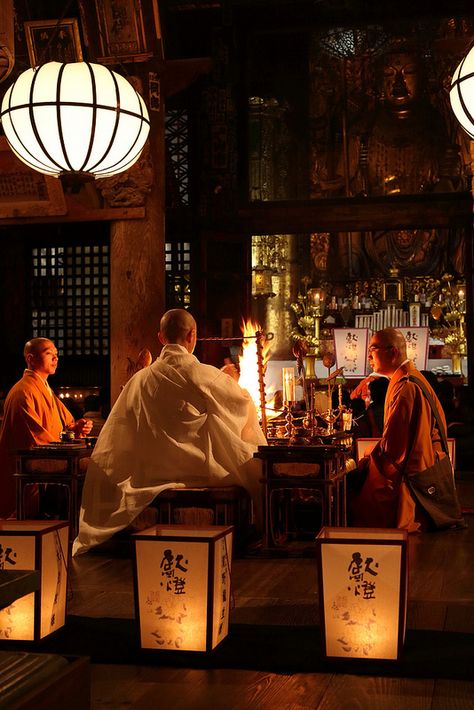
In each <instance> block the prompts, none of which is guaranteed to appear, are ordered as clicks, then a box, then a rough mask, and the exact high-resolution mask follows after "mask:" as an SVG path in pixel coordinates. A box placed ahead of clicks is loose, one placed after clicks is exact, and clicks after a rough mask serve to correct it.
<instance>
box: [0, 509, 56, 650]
mask: <svg viewBox="0 0 474 710" xmlns="http://www.w3.org/2000/svg"><path fill="white" fill-rule="evenodd" d="M68 538H69V524H68V523H66V522H56V523H50V522H45V521H43V520H36V521H35V520H2V521H0V565H1V566H2V568H3V569H6V570H39V571H40V588H39V590H38V591H36V592H32V593H31V594H27V595H25V596H24V597H21V598H20V599H17V600H16V601H15V602H13V604H10V606H8V607H6V608H5V609H2V610H1V611H0V641H40V640H41V639H44V638H46V636H49V635H50V634H52V633H53V632H55V631H57V630H58V629H60V628H61V627H62V626H64V624H65V621H66V596H67V575H68V554H69V548H68Z"/></svg>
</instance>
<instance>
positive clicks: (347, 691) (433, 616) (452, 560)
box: [68, 474, 474, 710]
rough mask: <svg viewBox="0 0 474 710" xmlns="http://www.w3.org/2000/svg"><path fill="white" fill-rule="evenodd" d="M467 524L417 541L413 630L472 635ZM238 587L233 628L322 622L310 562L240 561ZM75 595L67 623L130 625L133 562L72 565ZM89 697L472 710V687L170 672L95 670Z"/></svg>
mask: <svg viewBox="0 0 474 710" xmlns="http://www.w3.org/2000/svg"><path fill="white" fill-rule="evenodd" d="M465 478H466V479H467V480H463V481H460V482H459V483H458V491H459V494H460V498H461V502H462V504H463V506H465V507H472V508H473V510H474V474H472V481H471V480H469V477H466V476H465ZM466 520H467V522H468V524H469V527H468V529H467V530H463V531H458V532H444V533H436V534H422V535H413V536H410V540H409V567H410V576H409V579H410V584H409V610H408V628H409V629H432V630H447V631H458V632H468V633H473V634H474V515H473V514H468V515H467V516H466ZM232 580H233V589H234V595H235V608H234V610H233V611H232V616H231V622H233V623H242V624H244V623H249V624H283V623H284V624H287V625H288V624H294V625H298V624H307V623H311V624H318V623H319V619H318V617H317V599H316V570H315V564H314V560H313V559H310V558H304V557H299V558H254V559H237V560H234V562H233V568H232ZM72 591H73V596H72V599H71V601H70V603H69V609H68V611H69V613H70V614H77V615H82V616H89V617H118V618H132V617H133V615H134V605H133V589H132V566H131V560H130V559H127V558H124V557H120V556H115V557H109V556H107V555H104V554H98V553H96V554H92V553H91V554H88V555H85V556H83V557H80V558H77V559H76V560H73V562H72ZM473 639H474V635H473ZM473 674H474V669H473ZM91 694H92V708H93V709H97V710H99V709H100V710H105V709H107V710H122V709H125V708H127V709H128V708H140V709H141V710H148V709H150V710H151V709H154V708H160V709H163V710H168V708H169V709H170V710H178V709H181V708H192V709H193V710H201V709H202V710H220V709H221V708H222V710H240V709H247V708H251V709H254V708H255V709H259V708H261V709H264V708H265V709H267V708H268V709H269V710H270V708H271V709H272V710H279V709H283V708H285V709H286V708H287V709H288V710H290V709H291V710H297V709H301V710H303V708H304V709H312V710H316V709H317V710H352V709H358V708H360V709H361V710H362V709H363V710H392V709H393V710H402V709H405V708H406V709H408V710H428V709H429V710H451V709H452V710H466V709H467V708H472V709H474V681H473V682H470V681H454V680H445V679H440V678H431V679H426V678H421V679H417V678H396V677H394V678H390V677H367V676H363V675H355V674H354V675H347V674H326V673H294V674H272V673H262V672H257V671H249V670H238V669H235V670H229V669H213V670H196V669H183V668H170V667H166V666H153V667H151V666H118V665H105V664H94V665H93V666H92V688H91Z"/></svg>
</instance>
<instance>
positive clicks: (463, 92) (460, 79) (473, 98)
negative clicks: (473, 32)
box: [449, 45, 474, 139]
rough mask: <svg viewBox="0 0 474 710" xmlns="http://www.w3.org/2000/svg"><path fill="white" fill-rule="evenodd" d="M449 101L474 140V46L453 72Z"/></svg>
mask: <svg viewBox="0 0 474 710" xmlns="http://www.w3.org/2000/svg"><path fill="white" fill-rule="evenodd" d="M449 100H450V103H451V108H452V110H453V113H454V115H455V116H456V118H457V120H458V121H459V123H460V124H461V127H462V128H463V130H464V131H466V133H467V134H468V136H469V137H470V138H473V139H474V45H473V46H472V47H471V48H470V50H469V51H468V53H467V54H466V55H465V57H463V59H462V60H461V61H460V63H459V64H458V66H457V67H456V69H455V70H454V72H453V77H452V80H451V89H450V91H449ZM468 104H471V105H470V106H469V105H468Z"/></svg>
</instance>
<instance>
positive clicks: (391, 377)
mask: <svg viewBox="0 0 474 710" xmlns="http://www.w3.org/2000/svg"><path fill="white" fill-rule="evenodd" d="M407 362H410V359H409V358H407V359H406V360H404V361H403V362H401V363H400V364H399V366H398V367H397V369H396V370H395V372H393V373H392V374H391V375H390V378H389V379H393V377H394V376H395V375H396V374H397V372H398V371H399V369H400V368H401V367H403V365H406V364H407Z"/></svg>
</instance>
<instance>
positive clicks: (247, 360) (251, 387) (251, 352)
mask: <svg viewBox="0 0 474 710" xmlns="http://www.w3.org/2000/svg"><path fill="white" fill-rule="evenodd" d="M241 330H242V334H243V336H244V341H243V343H242V355H240V356H239V370H240V377H239V385H240V386H241V387H243V388H244V389H246V390H247V392H248V393H249V394H250V396H251V397H252V399H253V401H254V404H255V407H256V409H257V414H258V416H259V418H260V419H261V401H260V387H259V382H258V358H257V340H256V338H255V337H252V336H255V334H256V333H257V332H259V331H260V332H262V330H263V329H262V327H261V325H260V324H259V323H256V322H254V321H252V320H247V321H242V325H241ZM246 338H248V339H246ZM270 354H271V350H270V344H269V342H268V341H267V340H265V341H264V342H263V345H262V362H263V374H264V375H265V370H266V366H267V363H268V361H269V359H270ZM265 394H266V397H265V400H266V404H267V405H268V407H270V406H271V404H272V401H273V397H274V394H275V393H274V391H272V392H269V391H266V392H265ZM266 413H267V417H274V416H275V412H274V410H273V409H271V408H270V409H267V410H266Z"/></svg>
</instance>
